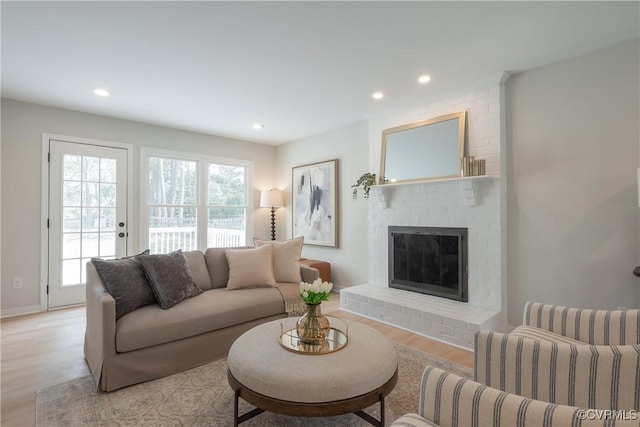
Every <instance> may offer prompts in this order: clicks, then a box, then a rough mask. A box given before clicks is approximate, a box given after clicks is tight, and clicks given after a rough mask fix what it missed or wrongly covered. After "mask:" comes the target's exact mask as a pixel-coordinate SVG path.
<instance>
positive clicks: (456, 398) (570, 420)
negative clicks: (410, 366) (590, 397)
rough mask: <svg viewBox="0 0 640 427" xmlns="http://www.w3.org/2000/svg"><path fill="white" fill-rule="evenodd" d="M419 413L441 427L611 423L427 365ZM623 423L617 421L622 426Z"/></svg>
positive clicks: (553, 425) (531, 426)
mask: <svg viewBox="0 0 640 427" xmlns="http://www.w3.org/2000/svg"><path fill="white" fill-rule="evenodd" d="M418 412H419V414H420V415H421V416H423V417H424V418H425V419H427V420H429V421H431V422H434V423H436V424H437V425H439V426H442V427H448V426H452V427H453V426H497V425H501V426H520V427H534V426H535V427H555V426H563V427H565V426H573V425H580V426H582V427H587V426H589V427H590V426H604V425H609V424H607V423H610V421H602V420H592V419H590V418H596V417H586V418H587V419H584V420H583V416H582V415H583V414H584V412H582V410H581V409H580V408H577V407H572V406H563V405H555V404H552V403H547V402H542V401H539V400H533V399H529V398H526V397H522V396H518V395H515V394H511V393H505V392H502V391H500V390H497V389H495V388H491V387H487V386H485V385H482V384H480V383H478V382H475V381H471V380H468V379H466V378H462V377H459V376H457V375H454V374H451V373H449V372H447V371H443V370H442V369H438V368H434V367H431V366H428V367H427V368H426V370H425V371H424V374H423V376H422V384H421V390H420V401H419V402H418ZM633 423H634V424H624V423H619V422H618V421H616V426H619V425H635V426H637V421H633Z"/></svg>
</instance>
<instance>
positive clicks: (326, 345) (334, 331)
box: [279, 316, 349, 355]
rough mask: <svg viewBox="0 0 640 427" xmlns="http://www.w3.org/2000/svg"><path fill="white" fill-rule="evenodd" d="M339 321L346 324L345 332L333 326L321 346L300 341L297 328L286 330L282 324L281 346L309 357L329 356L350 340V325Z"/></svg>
mask: <svg viewBox="0 0 640 427" xmlns="http://www.w3.org/2000/svg"><path fill="white" fill-rule="evenodd" d="M326 317H327V318H330V317H331V318H333V319H339V318H338V317H333V316H326ZM339 320H340V321H342V322H343V323H344V325H345V332H343V331H342V330H340V329H338V328H336V327H333V326H332V327H331V328H330V329H329V334H328V336H327V339H326V340H325V341H324V342H322V343H320V344H307V343H304V342H302V341H300V338H299V337H298V331H297V330H296V328H292V329H287V330H285V328H284V324H281V325H280V326H281V332H280V339H279V342H280V345H281V346H282V347H283V348H284V349H286V350H288V351H291V352H293V353H299V354H309V355H313V354H329V353H333V352H336V351H338V350H341V349H343V348H344V347H345V346H346V345H347V343H348V341H349V340H348V338H347V332H346V331H348V325H347V323H346V322H345V321H344V320H342V319H339Z"/></svg>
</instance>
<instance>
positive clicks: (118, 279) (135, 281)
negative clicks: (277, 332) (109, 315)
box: [91, 249, 156, 320]
mask: <svg viewBox="0 0 640 427" xmlns="http://www.w3.org/2000/svg"><path fill="white" fill-rule="evenodd" d="M148 254H149V249H147V250H146V251H144V252H142V253H141V254H139V255H134V256H132V257H128V258H121V259H111V260H103V259H99V258H92V259H91V262H92V263H93V265H94V267H95V268H96V271H97V272H98V275H99V276H100V279H101V280H102V283H103V284H104V286H105V288H106V289H107V292H109V294H111V296H112V297H113V299H115V300H116V320H117V319H119V318H121V317H122V316H124V315H125V314H127V313H130V312H132V311H133V310H135V309H137V308H140V307H144V306H145V305H149V304H155V303H156V297H155V296H154V295H153V290H152V289H151V286H150V285H149V282H148V281H147V277H146V276H145V274H144V270H143V269H142V265H141V264H140V263H139V262H138V260H137V257H138V256H140V255H148Z"/></svg>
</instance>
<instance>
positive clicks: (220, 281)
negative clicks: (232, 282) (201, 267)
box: [204, 246, 248, 289]
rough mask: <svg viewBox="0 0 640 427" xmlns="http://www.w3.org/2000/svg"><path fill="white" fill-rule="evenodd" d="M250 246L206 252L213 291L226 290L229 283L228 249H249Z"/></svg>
mask: <svg viewBox="0 0 640 427" xmlns="http://www.w3.org/2000/svg"><path fill="white" fill-rule="evenodd" d="M247 248H248V246H239V247H237V248H208V249H207V250H206V251H205V252H204V261H205V263H206V264H207V271H208V272H209V277H210V278H211V289H217V288H224V287H226V286H227V282H228V281H229V264H227V256H226V252H227V249H247Z"/></svg>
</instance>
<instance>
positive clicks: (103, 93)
mask: <svg viewBox="0 0 640 427" xmlns="http://www.w3.org/2000/svg"><path fill="white" fill-rule="evenodd" d="M93 93H95V94H96V95H98V96H110V95H111V94H110V93H109V91H108V90H106V89H96V90H94V91H93Z"/></svg>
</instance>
